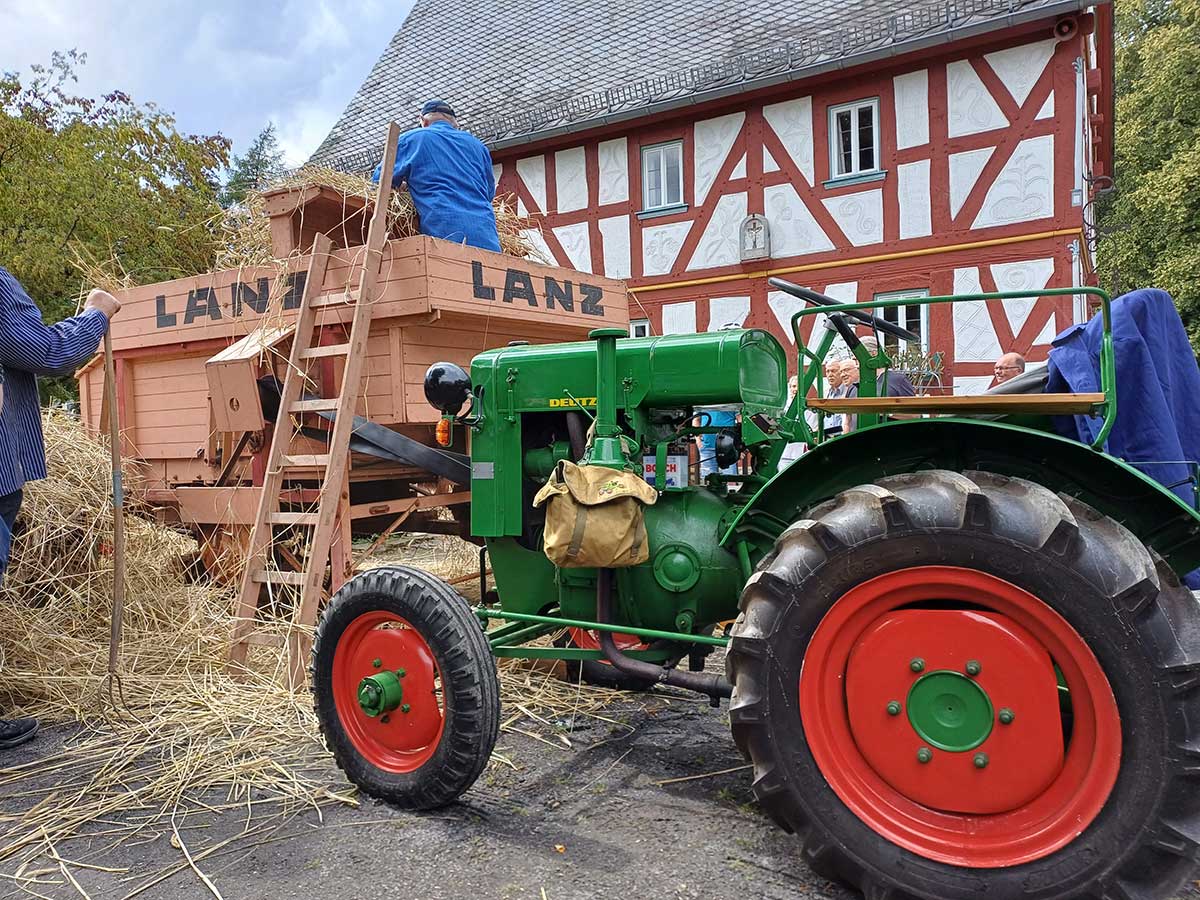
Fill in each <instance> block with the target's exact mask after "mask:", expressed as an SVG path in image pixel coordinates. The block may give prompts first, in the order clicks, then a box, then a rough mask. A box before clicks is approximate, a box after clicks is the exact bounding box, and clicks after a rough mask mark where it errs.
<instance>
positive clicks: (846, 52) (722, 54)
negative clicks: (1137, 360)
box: [313, 0, 1112, 393]
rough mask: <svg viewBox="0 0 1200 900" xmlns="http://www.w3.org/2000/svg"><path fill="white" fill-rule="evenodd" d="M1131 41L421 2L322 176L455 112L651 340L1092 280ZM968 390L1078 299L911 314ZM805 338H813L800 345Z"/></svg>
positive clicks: (1056, 4) (871, 0) (883, 5)
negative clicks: (836, 303) (403, 128)
mask: <svg viewBox="0 0 1200 900" xmlns="http://www.w3.org/2000/svg"><path fill="white" fill-rule="evenodd" d="M1111 79H1112V16H1111V8H1110V7H1109V6H1107V5H1104V4H1092V3H1086V2H1062V0H940V2H919V0H918V2H910V3H887V2H883V0H841V2H839V0H806V2H797V0H774V2H766V0H709V2H705V3H695V2H688V0H654V2H649V0H632V2H628V0H627V2H615V0H594V2H589V3H586V4H585V3H570V2H567V3H563V2H554V0H417V3H416V6H415V8H414V9H413V11H412V13H411V14H410V15H409V16H408V18H407V20H406V21H405V22H404V24H403V26H402V27H401V28H400V30H399V31H398V32H397V34H396V35H395V37H394V38H393V40H392V42H391V44H390V45H389V47H388V48H387V50H386V52H385V53H384V54H383V56H382V57H381V58H380V60H379V61H378V62H377V64H376V65H375V67H374V68H373V70H372V71H371V73H370V75H369V77H368V78H367V80H366V81H365V82H364V84H363V85H362V87H361V88H360V89H359V91H358V93H357V95H356V96H355V97H354V99H353V100H352V101H351V103H350V104H349V106H348V107H347V108H346V110H345V112H344V113H343V115H342V117H341V119H340V120H339V121H338V123H337V124H336V126H335V127H334V129H333V130H332V132H331V133H330V134H329V136H328V137H327V138H326V140H325V141H324V142H323V143H322V145H321V146H320V148H319V149H318V150H317V152H316V153H315V155H314V157H313V161H314V162H318V163H324V164H328V165H334V166H337V167H340V168H345V169H352V170H364V169H366V168H368V167H369V166H370V165H371V164H373V163H374V157H373V155H372V152H373V151H374V148H375V146H376V145H377V143H378V135H379V134H381V133H382V131H383V127H384V123H386V121H387V120H388V119H390V118H396V119H398V120H399V121H401V122H413V121H414V119H415V116H416V110H417V109H418V107H419V104H420V102H421V101H423V100H424V99H426V98H428V97H433V96H438V97H443V98H445V99H447V100H449V101H450V102H451V103H453V104H454V105H455V106H456V107H457V110H458V112H459V114H460V122H461V124H462V125H463V126H464V127H466V128H468V129H470V130H471V131H473V132H474V133H476V134H477V135H478V136H479V137H480V138H481V139H483V140H484V141H485V142H486V143H487V144H488V146H489V147H490V148H491V150H492V154H493V159H494V162H495V167H494V170H495V174H496V179H497V184H498V190H499V191H500V192H502V193H503V192H507V193H511V194H513V195H514V196H515V197H516V198H517V201H518V203H519V206H520V210H521V212H522V213H524V214H526V215H528V216H530V217H531V219H532V220H534V221H536V222H537V223H538V224H539V225H540V230H531V232H530V233H531V236H532V237H533V239H534V240H535V242H536V243H537V245H538V246H539V247H540V250H541V252H542V253H543V254H544V255H545V256H546V257H547V258H548V259H549V260H552V261H556V262H558V263H559V264H561V265H564V266H569V267H571V268H575V269H580V270H585V271H591V272H596V273H603V274H605V275H607V276H610V277H616V278H622V279H625V280H626V281H627V282H628V284H629V286H630V288H631V289H632V292H633V299H632V301H631V304H630V315H631V318H632V321H631V327H632V329H633V330H634V332H635V333H672V332H684V331H704V330H713V329H717V328H721V327H724V326H727V325H730V324H741V325H747V326H756V327H761V328H766V329H769V330H770V331H772V332H773V333H775V334H776V335H777V336H778V337H779V338H780V339H781V340H783V341H784V342H785V343H787V342H790V341H791V340H792V338H791V335H790V325H789V323H790V319H791V316H792V314H793V313H794V312H795V311H796V309H797V308H798V304H799V301H796V300H794V299H793V298H792V297H790V296H788V295H785V294H782V293H779V292H776V291H773V290H772V289H771V288H770V286H769V285H768V283H767V279H768V277H770V276H771V275H778V276H780V277H784V278H787V279H789V280H792V281H796V282H799V283H802V284H805V285H808V286H810V287H813V288H816V289H817V290H821V291H823V292H825V293H826V294H828V295H830V296H833V297H836V298H838V299H841V300H844V301H851V300H854V301H868V300H871V299H872V298H883V297H889V298H890V297H896V296H903V295H911V296H919V295H923V294H943V293H951V292H958V293H961V292H975V291H980V290H983V291H988V290H1015V291H1020V290H1024V289H1040V288H1043V287H1047V286H1068V285H1072V284H1078V283H1084V282H1089V281H1091V280H1092V278H1093V275H1092V272H1093V261H1092V258H1091V248H1090V245H1089V216H1090V213H1089V210H1090V204H1091V202H1092V199H1093V195H1094V193H1095V191H1096V189H1097V187H1098V186H1102V185H1103V184H1104V181H1105V177H1106V176H1108V175H1110V174H1111V172H1110V169H1111V159H1112V116H1111V96H1112V95H1111V91H1112V88H1111ZM888 315H889V317H893V318H895V319H898V320H900V321H901V322H902V324H904V325H905V326H906V327H908V328H909V329H910V330H913V331H917V332H919V333H920V334H921V336H922V340H923V343H924V347H923V350H924V351H925V352H926V353H930V354H941V357H942V359H943V361H944V363H945V368H944V374H943V381H944V383H945V384H946V385H947V386H953V388H954V389H955V390H956V392H959V393H973V392H977V391H980V390H983V389H985V388H986V387H987V386H988V385H989V384H990V383H991V380H992V366H993V363H994V361H995V359H996V358H997V357H998V356H999V355H1000V354H1001V353H1002V352H1004V351H1008V350H1016V351H1019V352H1021V353H1023V354H1025V355H1026V357H1028V358H1029V359H1030V360H1038V359H1044V358H1045V355H1046V353H1047V351H1048V349H1049V342H1050V340H1051V339H1052V338H1053V336H1054V335H1055V334H1056V333H1057V332H1058V331H1059V330H1061V329H1062V328H1064V327H1066V326H1068V325H1069V324H1071V323H1072V322H1074V321H1078V320H1080V319H1081V318H1082V317H1084V316H1085V315H1086V309H1085V306H1084V303H1083V301H1082V300H1081V299H1078V298H1072V297H1064V298H1061V299H1042V300H1036V299H1032V298H1031V299H1029V300H1028V301H1026V302H1020V303H1011V304H1008V305H1007V306H1006V307H1001V306H1000V305H999V304H986V303H983V302H973V303H964V304H956V305H954V307H953V308H951V307H950V306H946V305H942V306H932V307H930V306H911V307H900V308H899V309H898V310H893V311H889V312H888ZM801 321H802V322H804V323H806V324H805V325H804V329H805V330H806V331H807V330H808V329H810V328H811V327H812V325H811V323H812V319H811V318H805V319H802V320H801Z"/></svg>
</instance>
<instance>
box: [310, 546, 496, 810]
mask: <svg viewBox="0 0 1200 900" xmlns="http://www.w3.org/2000/svg"><path fill="white" fill-rule="evenodd" d="M310 683H311V685H312V691H313V697H314V706H315V708H316V712H317V718H318V720H319V722H320V726H321V732H322V734H323V735H324V737H325V741H326V743H327V744H328V746H329V749H330V751H332V753H333V756H334V759H335V760H336V761H337V764H338V765H339V766H340V767H341V769H342V770H343V771H344V772H345V773H346V775H347V777H348V778H349V779H350V780H351V781H352V782H354V783H355V784H356V785H358V787H359V788H361V789H362V790H363V791H364V792H365V793H367V794H369V795H371V796H372V797H377V798H379V799H381V800H385V801H387V802H389V803H393V804H395V805H397V806H400V807H403V808H405V809H431V808H434V807H437V806H444V805H445V804H447V803H450V802H451V801H453V800H455V799H456V798H458V796H459V795H461V794H462V793H463V792H464V791H466V790H467V789H468V788H469V787H471V785H472V784H474V783H475V780H476V779H477V778H478V777H479V775H480V773H481V772H482V771H483V768H484V766H486V765H487V762H488V759H489V758H490V756H491V752H492V748H493V747H494V746H495V745H496V737H497V734H498V731H499V723H500V685H499V680H498V679H497V676H496V663H495V660H494V658H493V657H492V654H491V651H490V650H489V648H488V644H487V640H486V639H485V637H484V634H483V630H482V629H481V628H480V627H479V622H478V620H477V619H476V618H475V615H474V613H473V612H472V611H471V609H470V607H469V606H468V605H467V602H466V600H464V599H463V598H462V597H461V596H459V595H458V594H457V593H455V592H454V591H453V590H451V589H450V588H449V587H448V586H447V585H446V584H445V583H444V582H442V581H440V580H438V579H437V578H435V577H434V576H432V575H430V574H428V573H427V572H422V571H420V570H419V569H410V568H406V567H403V566H392V567H387V568H380V569H372V570H371V571H369V572H365V573H363V574H361V575H358V576H357V577H355V578H353V579H352V580H350V581H349V582H347V583H346V584H345V585H343V587H342V589H341V590H339V591H338V592H337V594H336V595H334V597H333V599H332V600H331V601H330V602H329V606H328V607H327V608H326V610H325V612H324V614H323V615H322V617H321V621H320V624H319V625H318V626H317V635H316V641H315V643H314V645H313V658H312V678H311V679H310Z"/></svg>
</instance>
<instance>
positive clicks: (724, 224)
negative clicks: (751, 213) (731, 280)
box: [688, 192, 746, 269]
mask: <svg viewBox="0 0 1200 900" xmlns="http://www.w3.org/2000/svg"><path fill="white" fill-rule="evenodd" d="M745 218H746V194H745V193H744V192H743V193H740V194H725V195H723V196H722V197H721V198H720V199H719V200H717V205H716V206H715V207H714V208H713V214H712V218H711V219H709V221H708V226H707V227H706V228H705V229H704V234H703V235H702V236H701V238H700V241H699V243H698V244H696V252H695V253H693V254H692V258H691V261H690V262H689V263H688V268H689V269H712V268H715V267H716V266H732V265H735V264H736V263H738V262H740V261H741V258H742V257H741V252H740V246H739V241H740V234H741V227H742V220H744V219H745Z"/></svg>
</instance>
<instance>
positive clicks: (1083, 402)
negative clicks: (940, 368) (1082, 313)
mask: <svg viewBox="0 0 1200 900" xmlns="http://www.w3.org/2000/svg"><path fill="white" fill-rule="evenodd" d="M1047 378H1048V373H1047V370H1046V367H1045V366H1039V367H1038V368H1036V369H1031V370H1029V371H1026V372H1022V373H1021V374H1020V375H1018V376H1017V377H1016V378H1012V379H1009V380H1008V381H1006V382H1004V384H1000V385H997V386H996V387H994V388H991V389H990V390H988V391H987V392H986V393H983V394H976V395H972V396H966V395H953V396H952V395H941V396H935V397H835V398H833V399H828V398H821V399H815V400H809V401H808V406H809V408H810V409H819V410H821V411H823V412H830V413H850V414H857V413H885V414H887V413H894V414H899V415H916V414H921V413H931V414H934V415H944V416H979V415H984V416H1006V415H1012V414H1014V413H1025V414H1033V415H1046V416H1051V415H1053V416H1088V415H1093V414H1094V413H1095V412H1096V407H1097V406H1099V405H1100V404H1102V403H1104V394H1103V393H1095V394H1047V393H1045V391H1046V381H1047Z"/></svg>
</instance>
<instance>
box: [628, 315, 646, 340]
mask: <svg viewBox="0 0 1200 900" xmlns="http://www.w3.org/2000/svg"><path fill="white" fill-rule="evenodd" d="M629 336H630V337H650V320H649V319H630V320H629Z"/></svg>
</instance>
